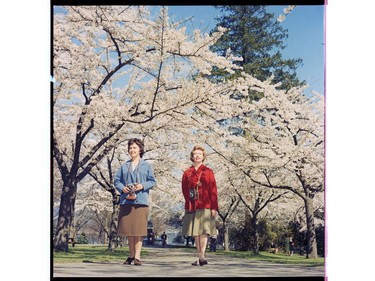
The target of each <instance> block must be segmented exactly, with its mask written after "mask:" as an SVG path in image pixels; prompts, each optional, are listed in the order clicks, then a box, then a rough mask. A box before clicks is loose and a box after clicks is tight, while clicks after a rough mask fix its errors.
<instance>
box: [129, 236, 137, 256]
mask: <svg viewBox="0 0 375 281" xmlns="http://www.w3.org/2000/svg"><path fill="white" fill-rule="evenodd" d="M128 245H129V257H131V258H134V256H135V237H134V236H128Z"/></svg>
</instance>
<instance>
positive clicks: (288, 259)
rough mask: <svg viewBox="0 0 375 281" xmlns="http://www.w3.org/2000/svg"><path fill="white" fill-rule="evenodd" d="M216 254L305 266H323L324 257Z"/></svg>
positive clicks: (265, 253)
mask: <svg viewBox="0 0 375 281" xmlns="http://www.w3.org/2000/svg"><path fill="white" fill-rule="evenodd" d="M216 253H217V254H218V255H226V256H230V257H239V258H245V259H252V260H258V261H269V262H273V263H282V264H298V265H306V266H324V258H320V257H319V258H315V259H311V258H309V259H307V258H306V256H305V255H303V256H301V255H299V254H298V253H297V254H296V253H295V254H293V255H292V256H288V255H286V254H284V253H277V254H272V253H269V252H263V251H261V252H260V253H259V255H255V254H254V253H253V252H251V251H217V252H216Z"/></svg>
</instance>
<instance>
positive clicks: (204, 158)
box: [190, 145, 206, 162]
mask: <svg viewBox="0 0 375 281" xmlns="http://www.w3.org/2000/svg"><path fill="white" fill-rule="evenodd" d="M195 150H201V151H202V152H203V160H202V162H203V161H204V160H206V150H205V149H204V147H202V146H200V145H196V146H194V147H193V150H192V151H191V152H190V160H191V161H192V162H194V157H193V152H194V151H195Z"/></svg>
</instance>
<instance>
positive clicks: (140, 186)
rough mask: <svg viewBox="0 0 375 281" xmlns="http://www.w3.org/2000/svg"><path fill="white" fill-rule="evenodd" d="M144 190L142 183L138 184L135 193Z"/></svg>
mask: <svg viewBox="0 0 375 281" xmlns="http://www.w3.org/2000/svg"><path fill="white" fill-rule="evenodd" d="M142 189H143V185H142V184H141V183H137V184H136V185H135V191H141V190H142Z"/></svg>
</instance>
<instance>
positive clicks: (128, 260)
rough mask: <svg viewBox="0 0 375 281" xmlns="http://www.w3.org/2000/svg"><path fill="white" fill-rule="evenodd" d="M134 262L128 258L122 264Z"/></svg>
mask: <svg viewBox="0 0 375 281" xmlns="http://www.w3.org/2000/svg"><path fill="white" fill-rule="evenodd" d="M133 260H134V258H131V257H128V258H127V259H126V261H124V264H132V261H133Z"/></svg>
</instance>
